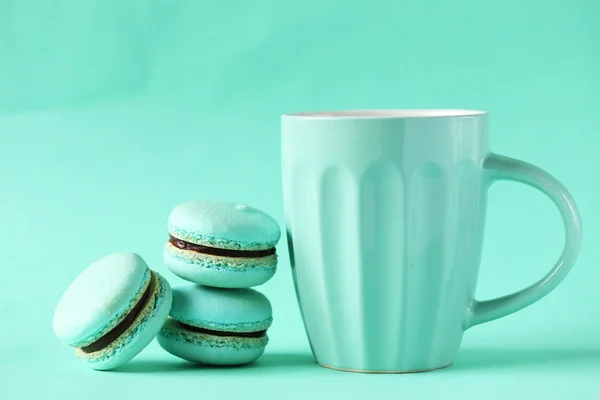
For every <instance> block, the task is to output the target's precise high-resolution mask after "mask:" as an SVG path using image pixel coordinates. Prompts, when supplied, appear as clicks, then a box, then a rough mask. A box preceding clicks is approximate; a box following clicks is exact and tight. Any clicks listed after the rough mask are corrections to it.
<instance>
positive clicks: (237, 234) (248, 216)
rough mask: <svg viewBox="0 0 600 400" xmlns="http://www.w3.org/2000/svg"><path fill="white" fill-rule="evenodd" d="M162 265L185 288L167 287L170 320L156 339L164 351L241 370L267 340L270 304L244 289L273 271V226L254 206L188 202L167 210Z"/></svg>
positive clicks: (276, 227) (276, 235)
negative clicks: (184, 282) (169, 289)
mask: <svg viewBox="0 0 600 400" xmlns="http://www.w3.org/2000/svg"><path fill="white" fill-rule="evenodd" d="M167 226H168V231H169V240H168V242H167V243H166V245H165V249H164V261H165V264H166V265H167V267H168V268H169V269H170V270H171V271H172V272H173V273H174V274H175V275H177V276H179V277H180V278H182V279H185V280H187V281H189V282H191V283H190V284H187V285H184V286H180V287H175V288H174V289H173V306H172V309H171V312H170V318H169V319H168V320H167V322H166V323H165V325H164V326H163V328H162V329H161V330H160V332H159V334H158V337H157V339H158V343H159V344H160V345H161V346H162V347H163V348H164V349H165V350H166V351H168V352H169V353H171V354H173V355H175V356H177V357H180V358H182V359H184V360H188V361H191V362H195V363H201V364H209V365H241V364H247V363H250V362H253V361H255V360H257V359H258V358H259V357H260V356H261V355H262V354H263V352H264V350H265V347H266V345H267V343H268V341H269V338H268V336H267V329H268V328H269V327H270V325H271V322H272V320H273V318H272V309H271V304H270V302H269V300H268V299H267V298H266V297H265V296H264V295H262V294H261V293H259V292H258V291H256V290H254V289H251V287H253V286H258V285H261V284H263V283H265V282H267V281H268V280H269V279H271V277H272V276H273V275H274V273H275V270H276V266H277V255H276V252H275V245H276V244H277V242H278V241H279V238H280V229H279V225H278V224H277V222H275V220H274V219H273V218H271V217H270V216H269V215H267V214H265V213H263V212H262V211H260V210H257V209H255V208H252V207H249V206H246V205H241V204H235V203H228V202H216V201H191V202H187V203H183V204H180V205H178V206H177V207H175V208H174V209H173V211H172V212H171V215H170V216H169V221H168V224H167Z"/></svg>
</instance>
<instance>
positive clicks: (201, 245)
mask: <svg viewBox="0 0 600 400" xmlns="http://www.w3.org/2000/svg"><path fill="white" fill-rule="evenodd" d="M167 228H168V231H169V240H168V242H167V243H166V245H165V248H164V262H165V265H166V266H167V267H168V268H169V269H170V270H171V271H172V272H173V273H174V274H175V275H177V276H179V277H180V278H183V279H185V280H188V281H190V282H194V283H198V284H200V285H206V286H213V287H221V288H249V287H253V286H258V285H261V284H263V283H265V282H267V281H268V280H269V279H271V277H273V275H274V274H275V271H276V269H277V254H276V249H275V245H276V244H277V242H278V241H279V239H280V236H281V231H280V228H279V224H278V223H277V222H276V221H275V220H274V219H273V218H272V217H270V216H269V215H267V214H266V213H264V212H263V211H260V210H258V209H256V208H252V207H250V206H247V205H244V204H237V203H231V202H224V201H189V202H186V203H183V204H179V205H178V206H176V207H175V208H174V209H173V210H172V212H171V214H170V215H169V219H168V222H167Z"/></svg>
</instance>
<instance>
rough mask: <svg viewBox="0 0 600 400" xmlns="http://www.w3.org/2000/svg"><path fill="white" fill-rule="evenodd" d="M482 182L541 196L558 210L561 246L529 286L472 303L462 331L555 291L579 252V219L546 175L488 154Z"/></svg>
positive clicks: (570, 200) (570, 202) (567, 198)
mask: <svg viewBox="0 0 600 400" xmlns="http://www.w3.org/2000/svg"><path fill="white" fill-rule="evenodd" d="M483 169H484V179H486V181H487V182H488V185H489V186H491V185H492V184H493V183H494V182H497V181H500V180H507V181H515V182H521V183H524V184H526V185H529V186H531V187H534V188H536V189H537V190H539V191H540V192H542V193H544V194H545V195H546V196H548V197H549V198H550V200H552V201H553V202H554V204H555V205H556V206H557V207H558V210H559V211H560V213H561V215H562V219H563V223H564V226H565V246H564V248H563V251H562V254H561V256H560V258H559V259H558V261H557V262H556V264H555V265H554V268H552V270H551V271H550V272H549V273H548V274H547V275H546V276H544V277H543V278H542V279H540V280H539V281H537V282H535V283H534V284H533V285H531V286H529V287H526V288H525V289H522V290H520V291H518V292H515V293H512V294H509V295H507V296H502V297H498V298H495V299H491V300H485V301H477V300H473V302H472V303H471V307H469V310H468V317H467V321H466V328H467V329H468V328H470V327H472V326H475V325H478V324H482V323H484V322H488V321H492V320H494V319H497V318H501V317H504V316H507V315H509V314H512V313H514V312H516V311H519V310H521V309H523V308H525V307H527V306H530V305H531V304H533V303H535V302H536V301H538V300H540V299H541V298H542V297H544V296H546V295H547V294H548V293H550V292H551V291H553V290H554V289H556V287H557V286H558V285H559V284H560V283H561V282H562V280H563V279H564V278H565V277H566V276H567V274H568V273H569V272H570V271H571V268H573V265H574V264H575V260H576V259H577V256H578V254H579V249H580V248H581V217H580V216H579V211H578V209H577V205H576V204H575V201H574V200H573V198H572V197H571V194H570V193H569V191H568V190H567V188H565V187H564V186H563V184H562V183H560V182H559V181H558V180H556V179H555V178H554V177H553V176H551V175H550V174H549V173H547V172H546V171H544V170H542V169H540V168H538V167H536V166H534V165H531V164H528V163H526V162H524V161H520V160H516V159H513V158H509V157H504V156H500V155H497V154H490V155H488V157H487V158H486V159H485V160H484V162H483Z"/></svg>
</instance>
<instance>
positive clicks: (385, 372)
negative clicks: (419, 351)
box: [319, 363, 452, 374]
mask: <svg viewBox="0 0 600 400" xmlns="http://www.w3.org/2000/svg"><path fill="white" fill-rule="evenodd" d="M319 365H320V366H321V367H325V368H329V369H333V370H336V371H343V372H354V373H357V374H416V373H420V372H429V371H436V370H438V369H444V368H448V367H449V366H451V365H452V363H450V364H448V365H442V366H441V367H435V368H429V369H414V370H410V369H409V370H403V371H393V370H390V371H378V370H362V369H350V368H339V367H333V366H331V365H326V364H321V363H319Z"/></svg>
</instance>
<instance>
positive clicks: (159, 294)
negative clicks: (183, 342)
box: [76, 272, 172, 370]
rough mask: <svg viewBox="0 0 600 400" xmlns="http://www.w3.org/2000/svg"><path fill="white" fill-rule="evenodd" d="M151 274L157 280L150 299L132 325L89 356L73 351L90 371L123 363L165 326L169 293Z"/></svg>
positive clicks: (164, 284)
mask: <svg viewBox="0 0 600 400" xmlns="http://www.w3.org/2000/svg"><path fill="white" fill-rule="evenodd" d="M153 273H154V274H155V276H156V278H157V283H156V287H155V290H154V293H153V296H152V297H151V299H150V300H149V301H148V303H147V305H146V307H145V308H144V310H143V311H142V312H141V313H140V315H139V316H138V318H137V319H136V321H134V323H133V324H132V326H131V327H129V329H127V331H125V332H124V333H123V334H122V335H121V336H120V337H119V338H118V339H117V340H116V341H115V342H114V343H113V344H111V345H110V346H108V347H107V348H106V349H104V350H101V351H99V352H96V353H91V354H86V353H83V352H81V351H80V350H76V354H77V356H78V357H79V358H80V359H81V360H82V361H84V362H86V363H87V364H88V365H89V366H90V367H92V368H93V369H96V370H109V369H114V368H117V367H119V366H121V365H123V364H125V363H126V362H128V361H129V360H131V359H132V358H133V357H135V356H136V355H137V354H138V353H139V352H141V351H142V350H143V349H144V348H145V347H146V346H148V344H150V342H152V340H153V339H154V338H155V337H156V335H157V334H158V332H159V331H160V329H161V328H162V326H163V325H164V323H165V321H166V320H167V318H168V315H169V311H170V310H171V304H172V291H171V287H170V286H169V283H168V282H167V281H166V280H165V279H164V278H163V277H162V276H161V275H159V274H158V273H156V272H153Z"/></svg>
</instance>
